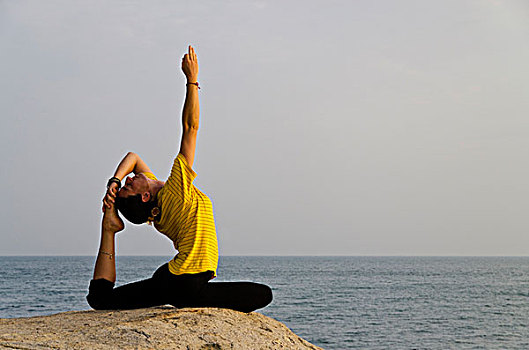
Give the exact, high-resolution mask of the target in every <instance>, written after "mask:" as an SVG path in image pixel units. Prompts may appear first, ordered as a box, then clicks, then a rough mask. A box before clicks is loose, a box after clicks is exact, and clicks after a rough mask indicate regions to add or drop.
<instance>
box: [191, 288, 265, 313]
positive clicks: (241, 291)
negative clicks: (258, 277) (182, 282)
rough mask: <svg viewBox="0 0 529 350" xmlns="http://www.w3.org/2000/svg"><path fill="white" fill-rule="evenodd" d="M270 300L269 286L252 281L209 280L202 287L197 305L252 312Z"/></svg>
mask: <svg viewBox="0 0 529 350" xmlns="http://www.w3.org/2000/svg"><path fill="white" fill-rule="evenodd" d="M271 302H272V290H271V289H270V287H268V286H266V285H264V284H259V283H254V282H209V283H207V284H206V285H205V286H204V288H203V289H202V291H201V293H200V295H199V297H198V300H197V303H198V305H196V306H199V307H220V308H225V309H233V310H237V311H242V312H252V311H254V310H257V309H260V308H263V307H265V306H266V305H268V304H270V303H271Z"/></svg>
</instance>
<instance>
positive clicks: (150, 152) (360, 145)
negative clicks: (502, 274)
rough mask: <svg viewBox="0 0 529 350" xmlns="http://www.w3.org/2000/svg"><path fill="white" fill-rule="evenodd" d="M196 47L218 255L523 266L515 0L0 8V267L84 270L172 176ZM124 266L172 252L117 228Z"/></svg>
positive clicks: (526, 127) (138, 230) (142, 230)
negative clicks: (117, 179) (15, 261)
mask: <svg viewBox="0 0 529 350" xmlns="http://www.w3.org/2000/svg"><path fill="white" fill-rule="evenodd" d="M188 44H193V45H194V46H195V47H196V51H197V54H198V56H199V63H200V79H199V81H200V83H201V85H202V90H201V92H200V99H201V129H200V132H199V139H198V147H197V153H196V158H195V165H194V169H195V170H196V172H197V173H198V177H197V179H196V181H195V184H196V185H197V187H199V188H200V189H201V190H202V191H203V192H205V193H206V194H208V195H209V196H210V198H211V199H212V201H213V203H214V210H215V217H216V223H217V234H218V238H219V248H220V254H221V255H298V254H308V255H527V254H528V250H529V235H528V232H529V223H528V220H527V218H528V214H527V212H528V210H529V190H528V188H529V165H528V162H527V161H528V159H529V137H528V136H529V69H528V62H529V5H528V4H527V2H526V1H485V0H479V1H462V0H455V1H422V0H418V1H367V0H366V1H345V0H344V1H329V0H326V1H313V0H308V1H279V0H278V1H248V0H234V1H149V2H145V1H71V0H57V1H51V0H49V1H36V0H35V1H23V0H11V1H9V0H3V1H0V62H1V65H0V111H1V120H2V124H1V128H0V142H1V145H0V146H1V147H0V152H1V153H0V155H1V159H2V161H3V166H2V171H1V173H0V184H1V192H2V195H3V201H2V203H1V204H0V225H1V226H0V232H1V236H0V255H24V254H28V255H31V254H43V255H55V254H60V255H91V254H95V253H96V251H97V248H98V244H99V228H100V220H101V199H102V197H103V194H104V192H105V185H106V181H107V179H108V178H109V177H111V176H112V175H113V172H114V169H115V167H116V165H117V163H118V162H119V161H120V160H121V158H122V157H123V156H124V154H125V153H126V152H127V151H129V150H132V151H135V152H136V153H138V154H140V156H142V158H143V159H144V160H145V161H146V162H147V163H148V164H149V165H150V167H151V169H153V171H154V172H155V174H156V175H157V176H158V177H159V178H161V179H166V178H167V176H168V174H169V170H170V167H171V164H172V161H173V159H174V157H175V156H176V154H177V152H178V148H179V141H180V118H181V110H182V104H183V99H184V91H185V89H184V87H185V86H184V83H185V79H184V76H183V75H182V73H181V70H180V60H181V57H182V55H183V54H184V53H185V50H186V48H187V45H188ZM117 253H118V254H120V255H123V254H126V255H129V254H139V255H173V254H174V248H173V247H172V244H171V242H170V241H169V240H168V239H166V238H165V237H164V236H162V235H161V234H159V233H157V232H156V231H155V230H154V229H153V228H152V227H149V226H147V225H144V226H138V227H136V226H133V225H131V224H127V228H126V230H125V231H124V232H122V233H119V234H118V239H117Z"/></svg>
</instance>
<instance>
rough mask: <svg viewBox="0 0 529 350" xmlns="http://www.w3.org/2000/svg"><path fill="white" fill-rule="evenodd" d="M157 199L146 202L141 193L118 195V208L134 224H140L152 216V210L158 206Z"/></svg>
mask: <svg viewBox="0 0 529 350" xmlns="http://www.w3.org/2000/svg"><path fill="white" fill-rule="evenodd" d="M156 205H157V203H156V201H155V200H151V201H148V202H144V201H143V200H142V198H141V194H136V195H132V196H128V197H116V208H117V209H118V210H119V212H120V213H121V214H122V215H123V216H124V217H125V219H127V220H128V221H130V222H132V223H133V224H136V225H140V224H143V223H144V222H147V221H148V220H149V218H150V217H151V216H152V214H151V211H152V209H153V208H154V207H156Z"/></svg>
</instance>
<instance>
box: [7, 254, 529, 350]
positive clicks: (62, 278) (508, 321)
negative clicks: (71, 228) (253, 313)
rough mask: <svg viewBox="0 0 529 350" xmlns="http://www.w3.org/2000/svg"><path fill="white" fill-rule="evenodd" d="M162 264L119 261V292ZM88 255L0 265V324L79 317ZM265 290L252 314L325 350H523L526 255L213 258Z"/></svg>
mask: <svg viewBox="0 0 529 350" xmlns="http://www.w3.org/2000/svg"><path fill="white" fill-rule="evenodd" d="M169 259H170V258H169V257H160V256H154V257H153V256H141V257H140V256H120V257H118V258H117V276H118V280H117V284H118V285H120V284H124V283H127V282H131V281H134V280H138V279H143V278H148V277H150V275H151V274H152V273H153V272H154V270H156V268H157V267H158V266H160V265H161V264H163V263H165V262H167V261H168V260H169ZM93 265H94V257H88V256H52V257H34V256H32V257H0V317H2V318H11V317H28V316H37V315H49V314H53V313H57V312H63V311H71V310H87V309H89V306H88V304H87V303H86V300H85V295H86V293H87V287H88V282H89V280H90V278H91V274H92V269H93ZM216 280H217V281H238V280H250V281H255V282H260V283H265V284H268V285H269V286H271V287H272V289H273V291H274V301H273V302H272V304H271V305H269V306H268V307H266V308H264V309H261V310H259V311H258V312H261V313H263V314H264V315H267V316H270V317H273V318H275V319H277V320H279V321H281V322H283V323H284V324H286V325H287V326H288V327H289V328H290V329H292V330H293V331H294V332H295V333H296V334H298V335H299V336H301V337H303V338H305V339H306V340H308V341H310V342H311V343H313V344H315V345H318V346H321V347H323V348H325V349H529V258H528V257H231V256H230V257H228V256H224V257H220V260H219V269H218V278H217V279H216Z"/></svg>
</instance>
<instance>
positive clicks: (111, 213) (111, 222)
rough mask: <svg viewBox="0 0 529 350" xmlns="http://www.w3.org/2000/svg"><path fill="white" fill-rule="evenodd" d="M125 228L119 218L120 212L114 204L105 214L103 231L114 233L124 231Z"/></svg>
mask: <svg viewBox="0 0 529 350" xmlns="http://www.w3.org/2000/svg"><path fill="white" fill-rule="evenodd" d="M124 228H125V224H124V223H123V220H122V219H121V218H120V217H119V214H118V211H117V209H116V207H115V205H114V204H113V203H112V204H111V205H110V208H108V209H106V210H105V213H104V214H103V230H107V231H110V232H113V233H117V232H119V231H122V230H123V229H124Z"/></svg>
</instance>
